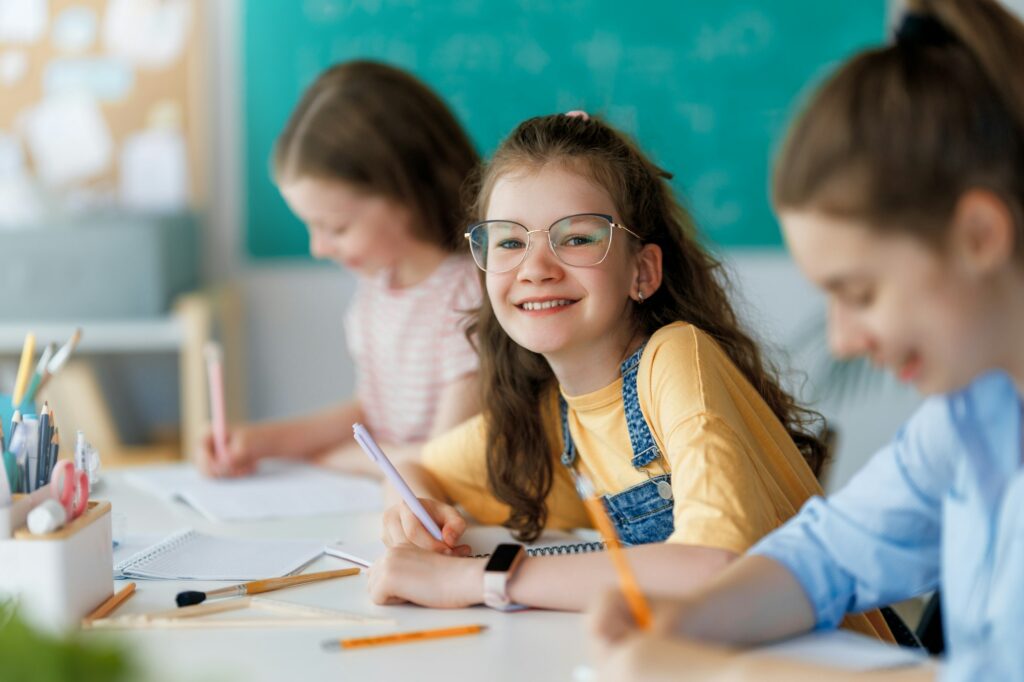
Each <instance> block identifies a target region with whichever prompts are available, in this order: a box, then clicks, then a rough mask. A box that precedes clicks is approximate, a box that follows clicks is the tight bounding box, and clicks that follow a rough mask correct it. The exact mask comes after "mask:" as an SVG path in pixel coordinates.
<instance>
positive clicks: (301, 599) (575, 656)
mask: <svg viewBox="0 0 1024 682" xmlns="http://www.w3.org/2000/svg"><path fill="white" fill-rule="evenodd" d="M94 497H95V498H97V499H109V500H110V501H111V502H112V503H113V513H114V523H115V524H121V525H122V529H123V532H124V533H125V534H127V535H129V536H131V535H138V534H161V533H163V534H167V533H170V532H171V531H174V530H178V529H180V528H183V527H193V528H196V529H198V530H202V531H204V532H208V533H213V534H220V535H232V536H238V537H263V538H281V539H286V538H287V539H315V540H322V541H333V540H345V541H347V542H353V543H357V542H368V541H371V540H374V539H376V538H377V537H379V515H378V514H353V515H346V516H320V517H312V518H306V519H298V520H296V519H291V520H278V521H260V522H250V523H232V524H223V523H213V522H210V521H207V520H206V519H204V518H203V517H201V516H200V515H199V514H197V513H196V512H194V511H193V510H191V509H190V508H189V507H187V506H185V505H183V504H178V503H166V502H163V501H161V500H159V499H156V498H154V497H151V496H149V495H147V494H146V493H144V492H141V491H139V490H137V489H135V488H133V487H131V486H130V485H129V484H127V483H125V482H124V480H123V473H122V472H108V473H107V474H105V477H104V481H103V482H102V484H101V486H100V487H99V488H98V489H97V490H96V492H95V495H94ZM346 565H348V564H346V563H345V562H342V561H340V560H337V559H334V558H331V557H328V556H324V557H321V558H320V559H318V560H317V561H316V562H314V563H313V564H311V565H310V567H309V568H308V569H307V570H310V571H312V570H329V569H331V568H340V567H343V566H346ZM223 585H224V583H209V582H204V581H145V580H143V581H137V582H136V587H137V591H136V594H135V596H134V597H132V598H131V599H130V600H128V601H127V602H126V603H125V604H124V605H122V606H121V607H120V608H119V609H118V610H117V612H116V615H123V614H131V613H146V612H152V611H157V610H164V609H168V608H173V605H174V596H175V595H176V594H177V593H178V592H179V591H181V590H185V589H199V590H202V589H206V588H208V587H209V588H213V587H219V586H223ZM122 586H123V584H117V585H115V589H121V587H122ZM268 596H270V597H272V598H275V599H281V600H284V601H289V602H294V603H298V604H308V605H316V606H321V607H326V608H331V609H337V610H341V611H346V612H350V613H357V614H361V615H365V616H372V617H374V618H383V619H387V620H389V621H391V623H390V624H372V625H370V624H354V625H351V626H347V627H310V628H301V629H300V628H294V627H291V628H286V629H273V628H244V629H239V628H235V629H215V628H209V629H206V628H204V629H190V630H168V629H148V630H132V631H126V630H121V631H116V632H111V631H99V630H94V631H87V632H86V633H85V636H86V637H87V638H108V637H115V638H117V639H119V640H120V641H121V642H123V643H126V644H127V646H128V648H129V649H130V650H131V651H132V652H133V653H134V654H135V655H137V656H138V657H139V658H140V660H141V661H142V662H143V664H144V666H145V667H146V669H147V670H148V671H150V673H151V674H152V676H153V677H154V678H156V679H168V680H172V679H173V680H186V681H187V680H213V679H216V680H218V681H221V680H246V681H257V682H258V681H262V680H268V681H270V680H274V681H275V682H276V681H280V680H303V681H305V680H321V679H322V680H328V679H330V680H340V679H343V680H353V681H355V680H408V681H410V682H411V681H413V680H415V682H428V681H430V680H446V681H448V680H452V679H469V678H472V677H480V678H481V679H486V680H516V681H517V682H518V681H520V680H523V679H530V680H572V679H573V672H574V670H575V669H576V668H577V666H580V665H581V664H586V663H587V661H588V655H587V643H586V637H585V632H584V627H583V623H582V616H580V615H578V614H570V613H559V612H551V611H532V610H530V611H522V612H518V613H499V612H496V611H493V610H491V609H487V608H484V607H477V608H472V609H458V610H447V611H446V610H435V609H424V608H420V607H415V606H386V607H382V606H376V605H374V604H373V603H372V602H371V601H370V599H369V597H368V595H367V591H366V575H365V574H360V575H358V576H353V577H350V578H342V579H339V580H333V581H328V582H324V583H318V584H312V585H305V586H300V587H295V588H289V589H287V590H284V591H281V592H277V593H274V594H271V595H268ZM473 623H482V624H485V625H487V626H489V629H488V630H487V631H486V632H484V633H483V634H480V635H474V636H469V637H460V638H453V639H446V640H435V641H428V642H420V643H413V644H402V645H396V646H385V647H375V648H371V649H366V650H358V651H345V652H326V651H324V650H322V648H321V642H322V641H324V640H327V639H331V638H339V637H360V636H367V635H374V634H382V633H387V632H395V631H402V630H416V629H425V628H437V627H446V626H453V625H465V624H473ZM818 636H819V637H820V636H821V635H818ZM826 636H827V635H826ZM797 641H799V640H797ZM840 644H841V643H840ZM870 644H872V645H874V644H873V643H870ZM878 646H883V645H878Z"/></svg>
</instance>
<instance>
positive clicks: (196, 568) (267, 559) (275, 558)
mask: <svg viewBox="0 0 1024 682" xmlns="http://www.w3.org/2000/svg"><path fill="white" fill-rule="evenodd" d="M322 551H323V550H322V549H321V547H320V544H319V543H317V542H313V541H310V540H264V539H260V540H256V539H249V538H235V537H225V536H215V535H206V534H205V533H199V532H196V531H194V530H188V529H186V530H183V531H180V532H178V533H173V534H171V535H169V536H168V537H166V538H164V539H163V540H162V541H160V542H158V543H156V544H155V545H152V546H150V547H147V548H145V549H143V550H142V551H141V552H138V553H136V554H134V555H132V556H130V557H128V558H127V559H125V560H124V561H121V562H118V563H116V564H114V571H115V574H116V573H120V574H121V575H123V576H125V577H129V578H138V579H140V580H260V579H263V578H276V577H281V576H285V575H291V574H292V573H294V572H295V571H298V570H299V569H301V568H302V567H303V566H305V565H307V564H308V563H309V562H311V561H313V560H314V559H316V558H317V557H319V556H320V554H321V553H322Z"/></svg>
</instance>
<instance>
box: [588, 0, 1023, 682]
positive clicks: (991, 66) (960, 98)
mask: <svg viewBox="0 0 1024 682" xmlns="http://www.w3.org/2000/svg"><path fill="white" fill-rule="evenodd" d="M910 7H911V8H912V13H911V14H909V15H908V16H907V17H906V18H905V19H904V22H903V24H902V27H901V29H900V31H899V32H898V34H897V39H896V42H895V44H893V45H891V46H887V47H884V48H879V49H875V50H871V51H868V52H866V53H863V54H861V55H858V56H857V57H855V58H854V59H852V60H851V61H850V62H848V63H847V64H845V65H843V66H842V67H841V68H840V69H839V71H838V72H837V73H836V74H835V75H833V76H832V77H831V78H830V79H829V80H828V81H827V82H826V83H825V85H824V86H823V87H822V88H821V90H819V91H818V92H817V93H816V94H815V95H814V97H813V98H812V99H811V101H810V103H809V105H808V107H807V109H806V110H805V111H804V113H803V114H802V115H801V116H800V118H799V119H798V120H797V122H796V123H795V124H794V126H793V128H792V130H791V131H790V134H789V138H788V141H787V143H786V145H785V147H784V149H783V151H782V154H781V156H780V158H779V160H778V164H777V167H776V171H775V190H774V203H775V206H776V208H777V209H778V211H779V217H780V219H781V222H782V225H783V230H784V232H785V235H786V241H787V243H788V244H789V247H790V250H791V251H792V254H793V258H794V260H795V261H796V262H797V264H798V265H799V266H800V268H801V269H802V270H803V271H804V273H805V274H806V275H807V276H808V278H809V279H810V280H811V281H813V282H814V283H815V284H817V285H818V286H819V287H820V288H821V289H823V290H824V291H825V292H826V293H827V295H828V300H829V310H830V335H831V342H832V347H833V350H834V351H835V352H836V353H837V354H838V355H842V356H858V355H860V356H868V357H870V358H872V359H873V360H874V361H875V362H877V363H878V364H880V365H884V366H887V367H889V368H890V369H891V370H892V371H893V372H894V373H896V374H897V375H898V376H899V377H900V378H901V379H903V380H904V381H907V382H910V383H912V384H913V385H914V386H915V387H917V388H918V389H919V390H920V391H921V392H922V393H924V394H927V395H930V397H929V399H928V400H927V401H925V403H924V404H923V405H922V406H921V408H920V409H919V410H918V411H917V412H916V413H915V414H914V415H913V416H912V417H911V418H910V420H909V421H908V422H907V423H906V424H905V425H904V426H903V428H902V429H900V431H899V433H897V434H896V436H895V438H894V439H893V441H892V442H891V443H890V444H889V445H888V446H887V447H885V448H884V449H883V450H882V451H880V452H879V453H878V454H876V455H875V456H874V457H873V458H872V459H871V461H870V462H869V463H868V464H867V466H866V467H865V468H864V469H863V470H862V471H861V472H859V473H858V474H857V476H856V477H854V478H853V479H852V480H851V481H850V483H849V484H848V485H847V486H846V487H845V488H843V489H842V490H840V491H838V492H837V493H836V494H835V495H833V496H831V497H830V498H829V499H827V500H825V499H821V498H815V499H813V500H811V501H810V502H808V503H807V505H806V506H805V507H804V509H803V510H801V512H800V514H799V515H798V516H797V517H796V518H794V519H793V520H792V521H790V522H789V523H788V524H786V525H785V526H784V527H783V528H781V529H779V530H778V531H777V532H775V533H772V534H771V535H769V536H768V537H767V538H765V539H764V540H763V541H762V542H760V543H759V544H758V545H757V546H756V547H754V548H753V550H752V551H751V553H750V555H748V556H746V557H744V558H743V559H742V560H740V561H738V562H736V563H735V564H734V565H733V566H731V567H730V569H729V570H728V571H726V572H725V573H724V574H723V575H722V576H721V579H720V580H717V581H715V582H714V583H713V584H711V585H709V586H708V587H707V590H706V591H702V592H700V593H698V594H697V595H695V596H693V597H691V598H689V599H685V600H679V601H669V602H664V603H660V604H658V607H657V608H658V611H659V612H660V618H659V622H660V628H659V631H660V632H659V633H658V634H656V635H651V636H642V637H630V636H627V634H628V633H629V632H630V630H632V626H631V625H630V622H631V620H630V618H629V616H628V614H627V612H626V611H625V608H624V605H623V604H622V603H621V600H620V599H618V598H612V597H609V598H608V600H607V601H606V602H605V603H604V605H603V607H602V608H600V609H599V610H598V615H597V617H596V619H595V622H596V630H597V632H598V637H599V639H600V640H601V644H602V645H603V646H602V648H603V649H605V650H612V651H614V652H615V653H614V655H613V656H612V657H611V659H610V660H609V661H608V662H607V664H606V665H607V667H606V669H605V674H606V676H607V679H609V680H616V681H618V680H626V679H644V680H655V679H666V680H667V679H671V680H682V679H693V680H710V679H730V680H758V682H762V681H770V680H786V681H787V682H788V681H790V680H798V679H807V680H820V679H826V678H827V679H836V680H846V679H856V680H908V681H909V680H926V679H932V678H933V677H934V676H935V671H934V669H932V668H931V667H930V666H923V667H917V668H914V669H910V670H894V671H880V672H877V673H873V674H863V673H857V674H853V673H845V672H843V671H834V670H827V669H823V668H821V667H818V666H811V665H803V664H797V663H788V662H775V661H774V660H773V659H768V658H763V659H758V661H757V663H756V664H755V663H754V662H753V661H752V660H751V659H749V658H748V659H744V658H743V657H737V656H733V655H731V654H730V652H728V651H726V650H723V649H718V648H712V647H706V646H699V645H696V644H692V643H689V642H687V641H686V640H683V639H681V638H679V639H677V638H676V637H675V636H679V635H682V636H686V637H692V638H695V639H700V640H704V641H717V642H721V643H726V644H743V645H749V644H753V643H758V642H765V641H773V640H777V639H779V638H783V637H787V636H791V635H794V634H797V633H801V632H805V631H808V630H811V629H819V630H824V629H830V628H833V627H835V625H836V624H837V623H838V622H839V621H840V619H842V618H843V617H844V616H846V614H847V613H850V612H857V611H862V610H864V609H869V608H873V607H875V606H877V605H879V604H885V603H888V602H892V601H896V600H902V599H907V598H910V597H912V596H914V595H919V594H922V593H925V592H929V591H932V590H935V589H937V588H941V590H942V616H943V624H944V630H945V635H946V651H947V653H948V661H947V664H946V666H945V669H944V670H943V671H942V673H941V675H940V677H941V678H942V679H944V680H951V681H957V682H959V681H963V682H967V681H974V680H1022V679H1024V647H1022V646H1021V632H1022V630H1024V609H1022V605H1024V464H1022V452H1024V441H1022V430H1021V413H1022V400H1021V395H1022V393H1024V72H1022V70H1021V65H1022V64H1024V24H1022V23H1021V22H1020V21H1019V20H1017V19H1016V18H1015V17H1013V16H1012V15H1011V14H1009V13H1008V12H1007V11H1006V10H1005V9H1003V8H1002V7H1001V6H1000V5H999V4H998V3H996V2H994V1H993V0H932V1H926V0H918V1H916V2H911V3H910ZM609 640H612V641H614V642H618V643H621V644H622V645H621V646H608V643H609Z"/></svg>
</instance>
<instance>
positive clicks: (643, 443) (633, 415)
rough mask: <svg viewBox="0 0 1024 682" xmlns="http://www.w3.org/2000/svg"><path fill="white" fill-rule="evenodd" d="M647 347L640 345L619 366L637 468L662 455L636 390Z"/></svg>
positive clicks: (630, 439)
mask: <svg viewBox="0 0 1024 682" xmlns="http://www.w3.org/2000/svg"><path fill="white" fill-rule="evenodd" d="M646 347H647V344H646V343H645V344H644V345H642V346H640V347H639V348H638V349H637V350H636V352H635V353H633V354H632V355H630V356H629V357H628V358H627V359H626V361H625V362H623V363H622V365H620V366H619V372H620V373H621V374H622V404H623V405H624V406H625V410H626V428H627V429H629V442H630V445H632V446H633V460H632V464H633V467H634V468H636V469H642V468H644V467H645V466H647V465H648V464H650V463H651V462H653V461H654V460H656V459H657V458H658V457H659V456H660V455H661V452H660V451H659V450H658V446H657V445H655V443H654V436H652V435H651V429H650V428H649V427H648V426H647V420H646V419H644V414H643V412H641V411H640V398H639V397H637V391H636V375H637V373H638V371H639V370H640V357H641V356H642V355H643V353H644V348H646Z"/></svg>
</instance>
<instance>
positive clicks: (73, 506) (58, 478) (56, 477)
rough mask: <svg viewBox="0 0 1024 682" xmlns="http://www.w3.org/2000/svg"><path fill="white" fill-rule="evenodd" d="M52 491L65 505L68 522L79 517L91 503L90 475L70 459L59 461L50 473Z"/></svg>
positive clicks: (55, 497)
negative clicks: (76, 466)
mask: <svg viewBox="0 0 1024 682" xmlns="http://www.w3.org/2000/svg"><path fill="white" fill-rule="evenodd" d="M50 492H51V493H52V494H53V498H54V499H55V500H57V502H59V503H60V506H62V507H64V511H65V512H67V515H68V522H71V521H73V520H74V519H77V518H78V517H79V516H81V515H82V512H84V511H85V507H86V505H87V504H89V476H88V475H87V474H86V473H85V472H84V471H81V470H79V469H76V468H75V465H74V463H73V462H72V461H71V460H69V459H62V460H61V461H59V462H57V466H55V467H54V468H53V473H52V474H51V475H50Z"/></svg>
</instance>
